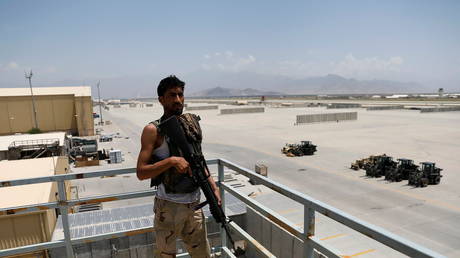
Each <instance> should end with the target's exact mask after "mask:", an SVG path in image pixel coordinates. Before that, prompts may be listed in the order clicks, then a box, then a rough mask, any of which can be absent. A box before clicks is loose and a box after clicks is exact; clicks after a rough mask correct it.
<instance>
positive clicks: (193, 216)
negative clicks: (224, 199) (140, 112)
mask: <svg viewBox="0 0 460 258" xmlns="http://www.w3.org/2000/svg"><path fill="white" fill-rule="evenodd" d="M184 86H185V83H184V82H182V81H181V80H179V79H178V78H177V77H176V76H174V75H171V76H169V77H166V78H164V79H163V80H161V81H160V84H159V85H158V88H157V93H158V100H159V102H160V103H161V105H162V106H163V116H162V117H161V118H160V119H159V120H156V121H155V122H152V123H150V124H148V125H147V126H145V127H144V130H143V132H142V136H141V145H142V146H141V151H140V153H139V157H138V160H137V177H138V178H139V179H140V180H145V179H151V180H152V183H151V185H152V186H153V185H157V194H156V196H155V204H154V212H155V218H154V230H155V233H156V242H157V250H156V255H157V256H159V257H176V238H177V237H180V238H181V239H182V240H183V241H184V243H185V246H186V248H187V251H188V252H189V254H190V255H191V256H192V257H193V258H195V257H200V258H201V257H210V247H209V243H208V240H207V238H206V223H205V220H204V216H203V212H202V210H201V209H199V210H197V211H194V210H193V207H195V206H196V205H197V204H198V203H199V201H200V189H199V188H198V187H196V186H195V185H194V184H193V183H192V182H193V181H192V180H191V177H190V174H191V169H190V166H189V163H188V162H187V161H186V160H185V159H184V158H182V157H180V155H179V154H178V153H179V152H178V151H177V149H178V148H177V146H174V145H172V144H171V143H170V141H169V139H168V138H167V137H166V136H164V135H163V134H161V132H159V130H158V128H157V125H158V124H159V123H161V121H164V120H165V119H167V118H169V117H171V116H179V115H181V114H182V110H183V107H184ZM176 154H177V155H176ZM206 173H208V175H209V171H206ZM208 181H209V183H210V184H211V186H212V188H213V191H214V193H215V195H216V197H217V199H218V200H219V203H220V194H219V189H218V188H217V186H216V183H215V182H214V180H213V178H212V177H208ZM184 185H185V186H188V187H185V188H184V187H183V186H184ZM179 186H181V187H179Z"/></svg>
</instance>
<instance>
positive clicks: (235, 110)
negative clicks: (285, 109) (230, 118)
mask: <svg viewBox="0 0 460 258" xmlns="http://www.w3.org/2000/svg"><path fill="white" fill-rule="evenodd" d="M263 112H265V108H263V107H252V108H229V109H221V110H220V114H221V115H228V114H242V113H263Z"/></svg>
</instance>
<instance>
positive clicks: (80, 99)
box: [0, 86, 94, 136]
mask: <svg viewBox="0 0 460 258" xmlns="http://www.w3.org/2000/svg"><path fill="white" fill-rule="evenodd" d="M33 95H34V102H35V109H36V114H37V124H38V128H39V129H40V130H41V131H42V132H53V131H65V132H67V133H70V134H72V135H79V136H90V135H94V121H93V115H92V112H93V107H92V100H91V87H89V86H78V87H36V88H33ZM33 112H34V111H33V101H32V96H31V92H30V89H29V88H2V89H0V135H9V134H15V133H24V132H28V131H29V130H30V129H32V128H33V127H35V125H34V124H35V122H34V115H33Z"/></svg>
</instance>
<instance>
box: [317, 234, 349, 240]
mask: <svg viewBox="0 0 460 258" xmlns="http://www.w3.org/2000/svg"><path fill="white" fill-rule="evenodd" d="M345 235H346V234H337V235H333V236H328V237H325V238H321V239H320V240H321V241H324V240H328V239H332V238H336V237H341V236H345Z"/></svg>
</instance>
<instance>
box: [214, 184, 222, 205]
mask: <svg viewBox="0 0 460 258" xmlns="http://www.w3.org/2000/svg"><path fill="white" fill-rule="evenodd" d="M214 195H215V196H216V198H217V204H219V206H221V205H222V199H221V198H220V191H219V188H218V187H217V188H215V189H214Z"/></svg>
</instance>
